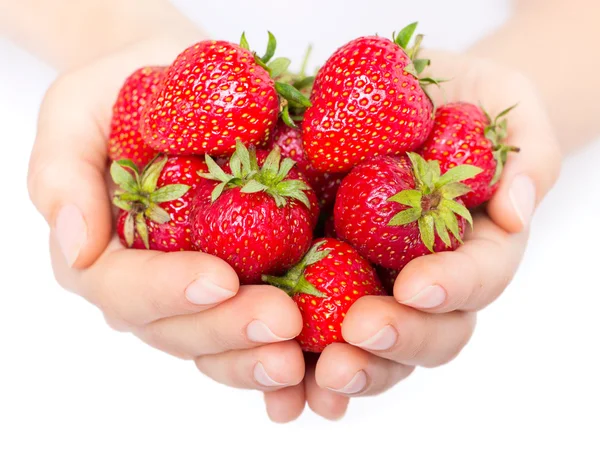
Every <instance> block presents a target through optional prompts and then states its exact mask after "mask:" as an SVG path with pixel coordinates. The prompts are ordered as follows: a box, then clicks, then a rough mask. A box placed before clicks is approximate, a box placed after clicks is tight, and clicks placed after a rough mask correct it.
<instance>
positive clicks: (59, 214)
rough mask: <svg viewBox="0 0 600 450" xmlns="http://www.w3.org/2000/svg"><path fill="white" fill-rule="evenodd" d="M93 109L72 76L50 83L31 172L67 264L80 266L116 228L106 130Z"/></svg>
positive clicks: (34, 194) (34, 193) (35, 197)
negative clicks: (109, 190)
mask: <svg viewBox="0 0 600 450" xmlns="http://www.w3.org/2000/svg"><path fill="white" fill-rule="evenodd" d="M89 110H90V105H87V104H85V100H84V99H83V97H82V96H80V95H79V94H78V89H77V86H71V85H70V84H69V80H65V81H59V82H57V83H56V84H55V85H54V86H53V87H52V88H51V89H50V91H49V92H48V94H47V95H46V98H45V100H44V102H43V104H42V107H41V110H40V117H39V123H38V133H37V137H36V141H35V144H34V148H33V152H32V156H31V161H30V165H29V175H28V188H29V193H30V197H31V199H32V201H33V203H34V204H35V206H36V207H37V209H38V210H39V211H40V212H41V214H42V215H43V216H44V217H45V219H46V221H47V222H48V224H49V225H50V227H51V229H52V234H53V235H55V236H56V239H57V242H58V243H59V246H60V249H61V251H62V254H63V256H64V258H65V260H66V262H67V264H68V266H71V267H76V268H84V267H88V266H89V265H90V264H91V263H92V262H94V261H95V260H96V258H97V257H98V256H99V255H100V254H101V253H102V251H103V250H104V249H105V247H106V246H107V244H108V242H109V240H110V236H111V232H112V226H111V225H112V223H111V222H112V219H111V206H110V200H109V198H108V193H107V189H106V183H105V171H106V142H105V136H104V134H103V132H102V131H101V128H100V127H99V125H98V124H97V123H95V121H94V119H93V117H92V115H91V114H86V112H88V111H89Z"/></svg>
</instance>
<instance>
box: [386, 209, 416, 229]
mask: <svg viewBox="0 0 600 450" xmlns="http://www.w3.org/2000/svg"><path fill="white" fill-rule="evenodd" d="M422 213H423V210H422V209H421V208H420V207H419V208H408V209H405V210H404V211H401V212H399V213H398V214H396V215H395V216H394V217H392V220H390V221H389V223H388V225H389V226H391V227H398V226H403V225H408V224H409V223H413V222H414V221H416V220H419V219H420V218H421V215H422Z"/></svg>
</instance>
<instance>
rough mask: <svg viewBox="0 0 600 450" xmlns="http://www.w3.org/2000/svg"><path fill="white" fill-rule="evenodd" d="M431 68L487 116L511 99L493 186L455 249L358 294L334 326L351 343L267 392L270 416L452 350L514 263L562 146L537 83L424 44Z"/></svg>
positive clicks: (374, 383)
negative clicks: (509, 151)
mask: <svg viewBox="0 0 600 450" xmlns="http://www.w3.org/2000/svg"><path fill="white" fill-rule="evenodd" d="M427 56H428V57H430V58H431V59H432V62H433V65H432V71H433V73H434V74H435V76H436V77H439V78H444V79H451V80H452V81H451V82H448V83H444V84H443V88H442V91H440V92H431V93H432V94H433V95H435V96H436V97H438V98H437V99H436V100H437V101H436V104H442V103H444V102H445V101H447V102H453V101H458V100H461V101H468V102H472V103H475V104H481V105H483V106H484V107H485V108H486V109H487V110H488V111H489V112H490V114H491V115H492V116H493V115H495V114H497V113H499V112H500V111H502V110H504V109H505V108H507V107H509V106H511V105H513V104H517V103H518V107H517V108H516V109H515V110H514V111H513V112H511V114H510V116H509V117H508V119H509V139H508V143H509V144H511V145H515V146H517V147H519V148H520V149H521V152H520V153H519V154H515V155H511V156H510V157H509V161H508V163H507V165H506V167H505V170H504V173H503V177H502V180H501V184H500V187H499V189H498V191H497V193H496V195H495V196H494V198H493V199H492V200H491V201H490V202H489V204H488V205H487V207H486V209H485V211H480V212H477V213H476V214H475V215H474V219H475V223H474V231H472V232H470V233H468V234H467V236H466V238H465V244H464V245H463V246H462V247H460V248H459V249H458V250H457V251H454V252H443V253H437V254H432V255H428V256H424V257H421V258H418V259H416V260H414V261H412V262H411V263H410V264H408V265H407V266H406V268H405V269H404V270H403V271H402V272H401V273H400V275H399V276H398V279H397V280H396V284H395V288H394V297H365V298H362V299H360V300H359V301H357V302H356V303H355V304H354V305H353V306H352V307H351V308H350V310H349V311H348V314H347V315H346V318H345V321H344V323H343V326H342V334H343V337H344V339H345V340H346V341H347V342H349V343H352V344H334V345H330V346H329V347H327V348H326V349H325V351H324V352H323V353H322V354H321V355H320V357H319V358H318V361H317V362H316V363H311V362H310V361H307V369H306V377H305V379H304V383H303V384H300V385H298V386H293V387H289V388H285V389H282V390H279V391H276V392H268V393H266V394H265V400H266V404H267V410H268V412H269V415H270V417H271V419H273V420H274V421H279V422H284V421H289V420H292V419H294V418H296V417H297V416H298V415H299V414H300V413H301V412H302V410H303V408H304V404H305V401H306V402H308V405H309V407H310V408H311V409H312V410H313V411H315V412H316V413H317V414H319V415H321V416H323V417H325V418H329V419H336V418H339V417H341V416H342V415H343V414H344V412H345V410H346V408H347V405H348V402H349V398H350V397H352V396H364V395H374V394H378V393H381V392H383V391H385V390H387V389H389V388H390V387H392V386H394V385H395V384H396V383H398V382H399V381H400V380H402V379H404V378H406V377H407V376H408V375H410V374H411V372H412V371H413V369H414V367H415V366H423V367H436V366H440V365H442V364H445V363H447V362H449V361H451V360H452V359H454V358H455V357H456V356H457V355H458V354H459V353H460V351H461V350H462V349H463V347H464V346H465V345H466V344H467V342H468V341H469V339H470V337H471V335H472V333H473V330H474V327H475V321H476V314H477V312H478V311H480V310H481V309H483V308H485V307H486V306H487V305H489V304H490V303H492V302H493V301H494V300H496V299H497V298H498V297H499V296H500V294H501V293H502V292H503V291H504V289H505V288H506V287H507V285H508V284H509V282H510V281H511V279H512V277H513V276H514V274H515V273H516V271H517V268H518V266H519V263H520V261H521V258H522V256H523V253H524V251H525V248H526V245H527V240H528V237H529V224H530V222H531V219H532V216H533V213H534V210H535V208H536V207H537V205H538V204H539V202H540V201H541V200H542V198H543V197H544V196H545V195H546V193H547V192H548V191H549V189H550V188H551V187H552V185H553V184H554V182H555V181H556V179H557V177H558V173H559V168H560V165H561V159H562V156H561V152H560V149H559V146H558V143H557V140H556V138H555V136H554V133H553V130H552V127H551V125H550V122H549V119H548V117H547V114H546V111H545V108H544V105H543V104H542V101H541V99H540V98H539V97H538V95H537V93H536V89H535V85H534V84H533V83H532V82H530V81H529V80H528V79H526V78H525V77H524V76H522V75H521V74H519V73H517V72H514V71H512V70H509V69H506V68H504V67H500V66H498V65H496V64H494V63H492V62H490V61H487V60H481V59H475V58H472V57H469V56H466V55H456V54H450V53H443V52H430V54H429V55H427Z"/></svg>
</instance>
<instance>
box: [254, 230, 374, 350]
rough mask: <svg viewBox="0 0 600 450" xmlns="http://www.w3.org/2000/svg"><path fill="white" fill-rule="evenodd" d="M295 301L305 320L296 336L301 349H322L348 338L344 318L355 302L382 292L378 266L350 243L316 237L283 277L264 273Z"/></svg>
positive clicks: (271, 282)
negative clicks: (306, 251)
mask: <svg viewBox="0 0 600 450" xmlns="http://www.w3.org/2000/svg"><path fill="white" fill-rule="evenodd" d="M263 279H264V281H266V282H267V283H269V284H272V285H273V286H277V287H279V288H281V289H283V290H285V291H286V292H287V293H288V294H289V295H290V296H291V297H292V298H293V299H294V301H295V302H296V304H297V305H298V308H299V309H300V312H301V313H302V318H303V322H304V327H303V328H302V332H301V333H300V335H298V337H297V338H296V340H297V341H298V342H299V343H300V346H301V347H302V350H304V351H306V352H313V353H320V352H322V351H323V349H324V348H325V347H326V346H328V345H329V344H333V343H334V342H345V341H344V338H343V337H342V329H341V326H342V322H343V320H344V317H345V316H346V312H348V309H349V308H350V306H352V304H353V303H354V302H355V301H356V300H358V299H359V298H361V297H364V296H365V295H383V294H384V291H383V288H382V287H381V283H380V282H379V279H378V278H377V274H376V273H375V270H374V269H373V268H372V267H371V266H370V265H369V263H368V262H367V261H366V260H365V259H364V258H363V257H362V256H360V255H359V254H358V252H357V251H356V250H354V249H353V248H352V247H350V246H349V245H348V244H346V243H344V242H341V241H338V240H336V239H330V238H326V239H319V240H316V241H315V242H314V244H313V246H312V248H311V249H310V251H309V252H308V253H307V254H306V256H305V257H304V258H303V259H302V261H301V262H300V263H299V264H298V265H296V266H295V267H294V268H293V269H291V270H290V271H289V272H288V273H287V274H286V275H285V276H283V277H269V276H266V277H263Z"/></svg>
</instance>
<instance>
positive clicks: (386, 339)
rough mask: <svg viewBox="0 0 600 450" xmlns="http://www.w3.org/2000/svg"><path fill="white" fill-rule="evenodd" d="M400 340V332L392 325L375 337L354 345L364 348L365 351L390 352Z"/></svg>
mask: <svg viewBox="0 0 600 450" xmlns="http://www.w3.org/2000/svg"><path fill="white" fill-rule="evenodd" d="M397 340H398V332H397V331H396V330H395V328H394V327H393V326H391V325H388V326H385V327H383V328H382V329H381V330H379V331H378V332H377V334H375V335H374V336H371V337H370V338H369V339H367V340H365V341H363V342H361V343H359V344H352V345H354V346H356V347H360V348H363V349H365V350H374V351H383V350H389V349H390V348H392V347H393V346H394V344H395V343H396V341H397Z"/></svg>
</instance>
